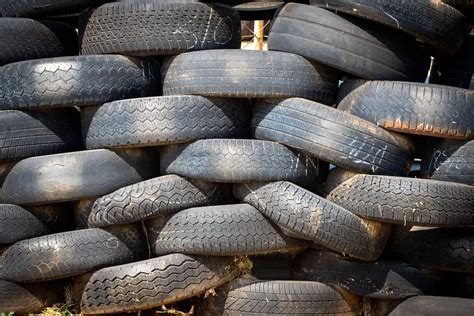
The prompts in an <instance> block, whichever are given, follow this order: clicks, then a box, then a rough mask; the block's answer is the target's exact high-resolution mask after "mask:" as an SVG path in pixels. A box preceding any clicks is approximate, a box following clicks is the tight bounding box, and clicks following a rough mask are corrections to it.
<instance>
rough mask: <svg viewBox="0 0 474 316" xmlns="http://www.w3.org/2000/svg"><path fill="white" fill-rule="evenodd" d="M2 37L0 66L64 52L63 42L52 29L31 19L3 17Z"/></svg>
mask: <svg viewBox="0 0 474 316" xmlns="http://www.w3.org/2000/svg"><path fill="white" fill-rule="evenodd" d="M0 6H1V4H0ZM0 13H1V7H0ZM0 38H1V39H2V45H1V47H0V66H1V65H5V64H9V63H14V62H17V61H22V60H28V59H38V58H47V57H56V56H61V55H62V54H63V52H64V47H63V44H62V43H61V41H60V40H59V38H58V37H57V36H56V35H55V34H54V33H53V32H52V31H51V30H49V29H48V28H47V27H46V26H44V25H43V24H41V23H39V22H37V21H34V20H30V19H20V18H1V19H0Z"/></svg>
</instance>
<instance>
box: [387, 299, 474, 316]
mask: <svg viewBox="0 0 474 316" xmlns="http://www.w3.org/2000/svg"><path fill="white" fill-rule="evenodd" d="M473 309H474V300H472V299H466V298H458V297H440V296H417V297H411V298H409V299H408V300H406V301H405V302H403V303H401V304H400V305H398V306H397V307H395V309H394V310H393V311H392V312H391V313H390V314H389V315H390V316H405V315H426V316H428V315H429V316H445V315H469V314H471V313H472V310H473Z"/></svg>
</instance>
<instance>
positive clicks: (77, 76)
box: [0, 55, 159, 110]
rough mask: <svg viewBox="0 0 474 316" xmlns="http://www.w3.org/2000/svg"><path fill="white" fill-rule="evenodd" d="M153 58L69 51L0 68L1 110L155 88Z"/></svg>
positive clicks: (85, 101)
mask: <svg viewBox="0 0 474 316" xmlns="http://www.w3.org/2000/svg"><path fill="white" fill-rule="evenodd" d="M158 77H159V75H158V69H156V67H155V65H154V63H153V62H148V61H141V60H137V59H134V58H129V57H124V56H119V55H108V56H71V57H57V58H48V59H40V60H33V61H24V62H19V63H13V64H9V65H6V66H4V67H2V68H0V110H7V109H20V110H26V109H31V110H32V109H40V108H41V109H43V108H54V107H71V106H87V105H96V104H102V103H105V102H110V101H114V100H120V99H127V98H134V97H144V96H148V95H151V94H153V93H156V91H157V87H158V86H159V79H158Z"/></svg>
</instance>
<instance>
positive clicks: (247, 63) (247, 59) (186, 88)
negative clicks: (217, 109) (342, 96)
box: [162, 50, 341, 105]
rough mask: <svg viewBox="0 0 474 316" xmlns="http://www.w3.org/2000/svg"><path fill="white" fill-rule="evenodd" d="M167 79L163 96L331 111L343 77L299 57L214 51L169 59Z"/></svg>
mask: <svg viewBox="0 0 474 316" xmlns="http://www.w3.org/2000/svg"><path fill="white" fill-rule="evenodd" d="M229 65H231V66H229ZM162 77H163V94H164V95H181V94H198V95H204V96H209V97H236V98H284V97H301V98H305V99H310V100H315V101H319V102H321V103H324V104H329V105H332V104H333V103H334V101H335V100H336V94H337V87H338V79H339V78H340V77H341V75H340V74H339V72H338V71H336V70H334V69H331V68H329V67H326V66H323V65H319V64H316V63H311V62H310V61H308V60H306V59H304V58H303V57H301V56H298V55H295V54H289V53H283V52H261V51H245V50H211V51H201V52H192V53H185V54H181V55H178V56H176V57H174V58H169V59H168V60H166V61H165V62H164V64H163V67H162Z"/></svg>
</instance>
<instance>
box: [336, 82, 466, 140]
mask: <svg viewBox="0 0 474 316" xmlns="http://www.w3.org/2000/svg"><path fill="white" fill-rule="evenodd" d="M341 90H342V91H346V92H345V94H346V96H345V97H344V98H343V99H342V100H341V102H340V103H339V105H338V106H337V108H338V109H339V110H341V111H345V112H348V113H351V114H353V115H355V116H358V117H360V118H362V119H365V120H367V121H369V122H372V123H374V124H377V125H379V126H381V127H383V128H385V129H388V130H391V131H395V132H400V133H408V134H415V135H424V136H433V137H442V138H454V139H470V138H473V137H474V115H473V114H472V108H473V107H474V91H471V90H466V89H461V88H454V87H447V86H440V85H426V84H421V83H412V82H396V81H394V82H391V81H366V82H364V81H362V80H349V81H347V82H345V83H344V84H343V87H342V88H341ZM347 91H350V92H347Z"/></svg>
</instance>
